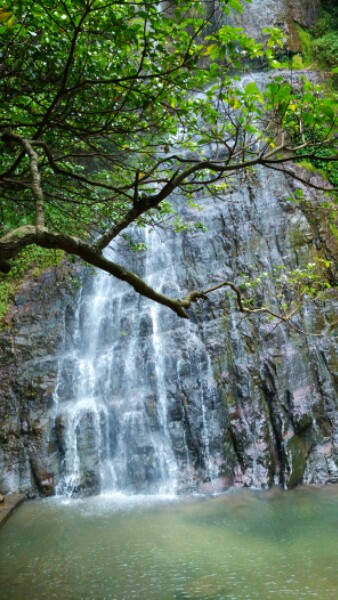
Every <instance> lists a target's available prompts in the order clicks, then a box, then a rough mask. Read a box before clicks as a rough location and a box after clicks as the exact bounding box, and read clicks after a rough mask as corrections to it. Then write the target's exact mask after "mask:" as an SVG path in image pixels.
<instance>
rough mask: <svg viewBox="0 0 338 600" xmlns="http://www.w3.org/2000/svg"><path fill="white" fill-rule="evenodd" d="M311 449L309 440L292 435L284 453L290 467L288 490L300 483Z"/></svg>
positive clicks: (305, 437)
mask: <svg viewBox="0 0 338 600" xmlns="http://www.w3.org/2000/svg"><path fill="white" fill-rule="evenodd" d="M311 447H312V441H311V438H309V437H307V436H301V435H294V436H293V437H292V438H291V439H289V440H288V442H287V444H286V453H287V455H288V459H289V465H290V479H289V482H288V487H289V488H294V487H296V485H298V484H299V483H301V481H302V479H303V475H304V472H305V469H306V465H307V458H308V455H309V452H310V450H311Z"/></svg>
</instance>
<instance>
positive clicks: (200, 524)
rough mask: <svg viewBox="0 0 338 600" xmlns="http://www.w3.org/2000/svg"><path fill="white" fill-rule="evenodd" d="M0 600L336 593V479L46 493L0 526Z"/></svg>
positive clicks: (282, 598)
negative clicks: (184, 489)
mask: <svg viewBox="0 0 338 600" xmlns="http://www.w3.org/2000/svg"><path fill="white" fill-rule="evenodd" d="M0 597H1V600H23V599H24V598H27V599H29V600H49V599H54V598H55V599H56V598H57V599H58V600H134V599H135V600H254V599H259V600H270V599H271V600H286V599H293V598H294V599H297V600H301V599H303V598H304V599H311V598H318V599H320V600H329V599H332V600H333V599H334V600H336V599H337V598H338V487H337V486H336V487H327V488H322V489H298V490H295V491H291V492H284V491H281V490H273V491H270V492H254V491H248V490H244V491H243V490H238V491H235V492H230V493H228V494H225V495H222V496H218V497H214V498H208V499H206V498H198V497H195V498H189V499H177V498H170V497H166V496H164V497H161V498H159V497H157V498H156V497H145V496H143V497H142V496H134V497H133V496H131V497H126V496H122V495H119V494H115V495H112V496H109V495H108V496H101V497H95V498H90V499H86V500H64V499H60V498H59V499H57V498H53V499H50V500H41V501H33V502H27V503H25V504H24V505H23V506H22V507H21V508H20V509H19V510H18V511H17V512H16V513H15V515H14V516H13V517H12V518H11V519H10V520H9V522H8V523H6V525H5V526H4V528H3V529H2V530H1V535H0Z"/></svg>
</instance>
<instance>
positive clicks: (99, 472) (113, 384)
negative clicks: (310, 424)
mask: <svg viewBox="0 0 338 600" xmlns="http://www.w3.org/2000/svg"><path fill="white" fill-rule="evenodd" d="M144 236H145V237H144V243H145V244H146V246H147V252H146V254H145V258H144V259H143V257H142V256H140V255H135V254H131V256H129V260H133V262H134V263H136V268H137V269H138V271H139V272H141V273H142V276H143V277H145V279H146V280H147V282H148V283H149V284H150V285H153V286H154V287H155V286H156V288H157V289H160V290H162V291H170V293H171V294H176V295H177V296H179V295H180V290H179V282H178V279H177V274H176V273H175V268H174V256H175V253H176V254H177V252H180V251H181V250H180V249H179V248H177V244H178V243H180V242H177V241H176V242H175V239H174V237H173V236H171V235H169V236H168V235H166V234H163V233H162V234H159V233H158V232H156V231H154V230H146V231H145V232H144ZM163 236H164V237H163ZM122 245H123V244H122ZM109 252H112V251H111V250H110V251H109ZM171 253H172V254H171ZM122 254H125V255H128V248H127V247H126V248H125V249H124V252H122ZM129 254H130V251H129ZM127 260H128V256H127ZM133 266H134V267H135V264H134V265H133ZM89 279H90V280H89V281H88V282H87V285H85V286H84V289H83V290H82V291H81V293H80V294H79V297H78V302H77V308H76V311H75V319H74V325H73V331H72V333H71V334H70V333H69V332H67V333H66V335H65V348H64V352H63V354H62V358H61V360H60V365H59V374H58V382H57V386H56V392H55V402H56V405H57V409H56V411H57V415H56V420H55V423H56V425H55V431H56V439H57V444H58V448H59V453H60V456H61V462H60V478H59V483H58V486H57V492H58V493H59V494H71V495H77V494H88V493H98V492H99V490H113V491H123V492H126V493H175V492H176V491H180V490H190V491H191V490H194V489H196V487H197V486H198V482H199V481H201V482H203V481H204V482H206V483H208V484H209V485H210V484H211V486H212V482H213V481H216V480H217V478H218V477H219V475H220V470H221V459H220V456H221V451H220V447H218V448H217V449H216V451H215V442H211V440H210V436H211V434H212V435H214V433H215V427H217V428H219V427H220V425H219V421H220V420H219V419H218V420H217V419H216V421H215V420H214V421H213V422H212V424H210V423H209V422H208V421H209V416H210V415H211V413H212V411H210V410H209V408H208V403H209V404H210V402H211V404H213V401H212V399H210V398H209V395H208V391H212V393H213V394H215V382H214V379H213V375H212V369H211V363H210V357H209V356H208V353H207V350H206V348H205V346H204V344H203V342H202V340H201V339H200V337H199V336H198V334H197V327H196V326H194V325H193V324H187V323H182V325H181V326H180V327H179V329H178V330H177V320H176V323H175V325H176V330H175V331H173V330H172V325H173V319H174V320H175V319H176V317H175V316H173V315H171V314H168V313H169V311H168V310H167V309H163V308H161V307H160V306H159V305H157V304H155V303H152V302H150V301H148V300H146V299H144V298H139V297H137V296H136V295H135V294H133V292H131V291H130V288H129V286H127V285H126V284H124V283H122V282H118V281H116V280H114V279H113V278H112V277H110V276H109V275H107V274H105V273H97V274H96V275H95V276H93V277H90V278H89ZM168 282H170V290H168ZM178 336H179V337H181V344H180V343H179V341H178V339H177V337H178ZM182 340H183V343H182ZM173 342H174V344H175V347H173ZM187 365H190V366H189V369H190V374H189V380H190V382H191V386H192V390H190V391H189V394H187V393H186V395H185V396H184V394H185V391H184V384H183V382H182V380H181V378H180V374H181V371H182V369H183V370H184V369H186V368H187ZM173 373H175V374H177V379H176V378H175V377H174V378H173ZM179 395H180V396H181V397H182V400H183V401H182V402H179V406H178V407H176V409H173V407H172V398H173V397H175V396H176V397H178V396H179ZM188 395H190V399H189V401H188V400H187V398H188ZM192 396H193V399H192ZM192 407H193V413H194V414H193V415H192V414H190V415H189V414H188V413H189V411H190V410H191V408H192ZM173 410H174V411H175V410H176V413H178V414H172V412H173ZM209 413H210V415H209ZM192 420H193V423H192V424H191V427H190V425H189V423H190V421H192ZM189 427H190V433H189ZM192 427H193V428H194V432H192V431H191V428H192ZM196 432H198V433H196ZM189 436H190V439H187V438H188V437H189ZM220 437H221V435H220V434H219V433H218V437H217V439H218V440H220ZM198 438H200V442H199V439H198ZM216 445H217V444H216ZM212 446H213V447H214V450H213V449H212Z"/></svg>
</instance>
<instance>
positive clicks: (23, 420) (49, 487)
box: [0, 266, 77, 494]
mask: <svg viewBox="0 0 338 600" xmlns="http://www.w3.org/2000/svg"><path fill="white" fill-rule="evenodd" d="M76 280H77V274H76V270H74V269H73V268H72V269H70V268H69V266H64V267H57V268H51V269H48V270H47V271H45V272H44V273H43V274H42V275H40V276H36V277H32V279H31V280H29V281H27V282H26V283H24V284H23V285H22V286H21V288H20V290H19V291H18V292H17V293H16V294H15V297H14V298H13V304H12V306H11V308H10V310H9V312H8V313H7V315H6V318H5V319H4V321H3V322H2V323H1V329H0V373H1V379H0V489H1V491H2V493H5V494H6V493H9V492H13V491H14V492H15V491H17V490H22V491H24V492H27V493H35V492H41V493H42V494H49V493H53V491H54V486H53V475H52V473H51V460H52V457H53V447H52V445H53V442H52V440H50V422H49V421H50V409H51V407H52V406H53V395H54V389H55V379H56V373H57V364H58V358H57V357H58V352H59V350H60V347H61V344H62V336H63V332H64V321H65V319H67V305H69V309H70V313H71V310H72V308H71V307H72V303H73V301H74V298H75V296H76V293H77V292H76V291H75V286H74V281H76Z"/></svg>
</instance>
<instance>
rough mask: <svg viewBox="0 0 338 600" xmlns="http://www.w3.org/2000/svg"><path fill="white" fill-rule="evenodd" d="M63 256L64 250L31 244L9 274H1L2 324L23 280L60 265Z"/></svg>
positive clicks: (0, 307) (0, 318)
mask: <svg viewBox="0 0 338 600" xmlns="http://www.w3.org/2000/svg"><path fill="white" fill-rule="evenodd" d="M63 256H64V252H63V251H62V250H49V249H45V248H39V247H38V246H30V247H28V248H26V249H25V250H23V251H22V252H21V254H20V256H19V257H18V258H17V259H16V261H15V264H14V265H13V267H12V269H11V271H10V272H9V273H8V274H7V275H4V274H2V273H1V274H0V324H1V321H2V320H3V319H4V317H5V316H6V313H7V312H8V309H9V307H10V304H11V301H12V299H13V296H14V294H15V292H16V291H17V290H18V288H19V287H20V285H21V284H22V283H23V281H24V280H25V279H27V278H29V279H31V278H34V277H37V276H38V275H40V274H41V273H42V272H43V271H44V270H45V269H47V268H48V267H51V266H57V265H59V264H60V262H61V260H62V258H63Z"/></svg>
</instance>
